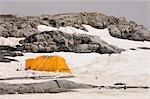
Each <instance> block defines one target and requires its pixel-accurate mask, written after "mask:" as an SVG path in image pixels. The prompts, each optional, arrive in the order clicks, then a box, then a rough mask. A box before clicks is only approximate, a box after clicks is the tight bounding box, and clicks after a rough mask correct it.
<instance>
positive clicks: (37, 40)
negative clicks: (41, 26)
mask: <svg viewBox="0 0 150 99" xmlns="http://www.w3.org/2000/svg"><path fill="white" fill-rule="evenodd" d="M22 44H23V46H22V50H25V51H26V52H55V51H67V52H77V53H85V52H86V53H87V52H98V53H102V54H105V53H120V52H121V51H124V50H123V49H120V48H118V47H115V46H112V45H109V44H107V43H105V42H104V41H102V40H100V38H99V37H97V36H89V35H80V34H67V33H63V32H60V31H45V32H42V33H40V34H34V35H31V36H29V37H27V38H26V39H25V40H24V41H22Z"/></svg>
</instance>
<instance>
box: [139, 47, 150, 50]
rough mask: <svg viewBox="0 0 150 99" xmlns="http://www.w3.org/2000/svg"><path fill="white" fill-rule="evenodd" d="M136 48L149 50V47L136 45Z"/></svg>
mask: <svg viewBox="0 0 150 99" xmlns="http://www.w3.org/2000/svg"><path fill="white" fill-rule="evenodd" d="M138 49H144V50H150V47H138Z"/></svg>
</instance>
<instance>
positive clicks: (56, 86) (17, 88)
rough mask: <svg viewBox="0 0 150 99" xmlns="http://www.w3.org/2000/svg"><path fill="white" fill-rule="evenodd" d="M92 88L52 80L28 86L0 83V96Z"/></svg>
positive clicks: (90, 86)
mask: <svg viewBox="0 0 150 99" xmlns="http://www.w3.org/2000/svg"><path fill="white" fill-rule="evenodd" d="M93 87H94V86H93V85H88V84H80V83H75V82H71V81H67V80H52V81H47V82H41V83H30V84H8V83H0V89H1V90H0V94H26V93H59V92H67V91H71V89H80V88H82V89H83V88H84V89H85V88H86V89H87V88H93Z"/></svg>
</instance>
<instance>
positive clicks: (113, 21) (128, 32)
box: [0, 12, 150, 41]
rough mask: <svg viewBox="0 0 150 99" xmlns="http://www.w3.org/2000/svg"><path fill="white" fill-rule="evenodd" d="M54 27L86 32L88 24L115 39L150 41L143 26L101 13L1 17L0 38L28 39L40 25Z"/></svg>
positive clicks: (148, 32) (149, 34)
mask: <svg viewBox="0 0 150 99" xmlns="http://www.w3.org/2000/svg"><path fill="white" fill-rule="evenodd" d="M40 24H41V25H47V26H53V27H57V28H59V27H61V26H73V27H76V28H79V29H82V30H86V29H85V28H84V27H83V26H82V24H88V25H91V26H93V27H94V28H98V29H103V28H108V29H109V31H110V34H111V35H112V36H114V37H118V38H122V39H130V40H142V41H143V40H147V41H150V31H148V30H147V29H146V28H144V27H143V26H142V25H138V24H136V23H135V22H133V21H127V20H126V19H125V18H123V17H121V18H116V17H113V16H106V15H104V14H101V13H86V12H85V13H66V14H58V15H43V16H36V17H33V16H27V17H17V16H14V15H0V36H4V37H8V36H15V37H27V36H30V35H32V34H35V33H38V31H37V30H36V27H37V26H38V25H40Z"/></svg>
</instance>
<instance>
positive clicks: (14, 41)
mask: <svg viewBox="0 0 150 99" xmlns="http://www.w3.org/2000/svg"><path fill="white" fill-rule="evenodd" d="M23 39H24V38H15V37H8V38H5V37H0V45H9V46H15V45H20V44H19V41H20V40H23Z"/></svg>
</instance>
